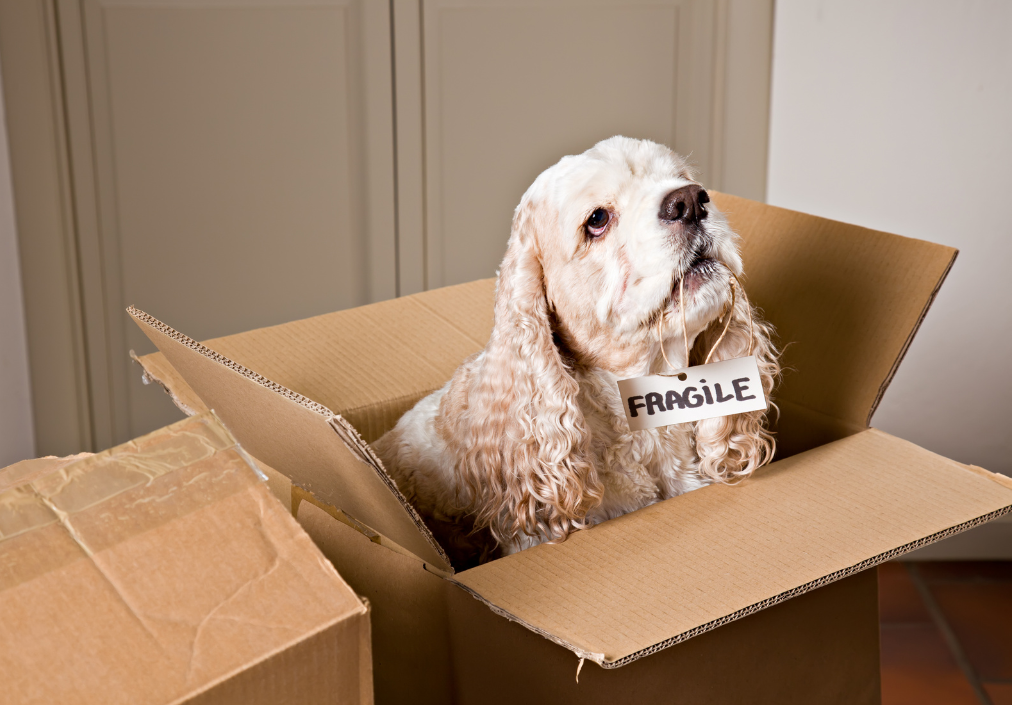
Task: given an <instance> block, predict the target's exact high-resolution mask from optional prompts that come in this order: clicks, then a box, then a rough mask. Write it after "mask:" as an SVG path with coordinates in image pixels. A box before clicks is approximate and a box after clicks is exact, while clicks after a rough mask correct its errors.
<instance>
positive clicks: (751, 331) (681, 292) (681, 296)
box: [657, 271, 755, 370]
mask: <svg viewBox="0 0 1012 705" xmlns="http://www.w3.org/2000/svg"><path fill="white" fill-rule="evenodd" d="M729 273H730V275H731V278H730V279H728V280H727V284H728V286H730V287H731V305H730V307H729V308H728V310H727V314H726V315H727V322H726V323H725V324H724V330H723V331H721V333H720V337H719V338H717V341H716V342H715V343H714V344H713V345H712V346H711V347H710V352H708V353H707V354H706V359H705V360H704V361H703V364H704V365H708V364H709V363H710V358H711V357H713V352H714V351H715V350H716V349H717V346H718V345H720V343H721V341H723V340H724V336H725V335H727V330H728V328H730V327H731V316H732V315H733V314H734V303H735V294H736V291H737V290H739V289H740V290H741V296H742V299H743V300H744V301H745V308H746V309H748V357H750V356H751V355H752V352H753V350H754V349H755V323H754V321H753V319H752V304H751V303H750V302H749V300H748V296H747V295H746V294H745V287H744V286H742V284H741V280H740V279H739V278H738V275H737V274H735V273H734V272H730V271H729ZM736 282H737V284H738V285H737V286H735V283H736ZM678 309H679V313H680V314H681V318H682V340H683V342H684V343H685V366H686V367H689V366H690V365H689V331H688V329H687V328H686V326H685V277H682V278H681V279H679V280H678ZM663 323H664V314H661V315H660V316H659V317H658V318H657V340H658V341H659V342H660V344H661V357H663V358H664V362H665V364H667V366H668V368H669V369H671V370H674V369H676V368H675V366H674V365H672V364H671V360H669V359H668V354H667V352H665V350H664V336H663V334H662V332H661V326H662V324H663Z"/></svg>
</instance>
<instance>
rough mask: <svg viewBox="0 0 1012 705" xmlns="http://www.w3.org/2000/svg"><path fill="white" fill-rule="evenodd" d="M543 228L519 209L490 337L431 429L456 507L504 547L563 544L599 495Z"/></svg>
mask: <svg viewBox="0 0 1012 705" xmlns="http://www.w3.org/2000/svg"><path fill="white" fill-rule="evenodd" d="M549 221H550V219H548V218H547V217H546V215H545V214H544V213H541V212H539V209H538V208H536V207H535V206H534V205H532V204H531V203H530V202H529V201H528V199H527V198H526V197H525V199H524V202H522V203H521V204H520V207H518V208H517V212H516V214H515V215H514V218H513V230H512V233H511V235H510V240H509V245H508V247H507V251H506V257H505V259H504V260H503V263H502V266H501V267H500V270H499V278H498V281H497V283H496V299H495V325H494V327H493V330H492V336H491V338H490V339H489V342H488V345H487V346H486V347H485V351H484V353H482V354H481V355H480V356H479V357H478V358H476V359H475V360H474V361H473V364H471V365H466V366H465V367H466V368H467V369H466V370H464V369H462V370H461V371H460V372H458V377H457V378H455V379H454V380H453V382H452V383H451V385H450V388H449V389H448V390H447V392H446V394H445V395H444V397H443V401H442V402H441V408H440V413H439V417H438V418H439V420H438V422H437V423H438V430H439V432H440V435H441V436H442V437H443V439H444V440H445V441H446V443H447V445H448V447H449V449H450V450H451V451H452V453H453V455H454V456H455V458H456V460H457V471H458V472H459V473H460V475H461V477H462V479H463V480H464V483H463V485H464V487H465V488H466V496H463V497H460V498H459V499H460V501H461V504H463V505H464V507H466V508H467V509H468V510H469V511H470V512H471V513H472V514H473V515H474V516H475V518H476V523H477V525H478V526H487V527H489V528H490V529H491V530H492V533H493V534H494V535H495V537H496V538H497V539H498V540H499V541H500V542H502V543H507V544H517V543H521V542H523V540H524V537H525V536H529V537H536V538H538V539H539V540H549V541H552V540H555V541H558V540H562V539H564V538H565V537H566V536H567V535H568V534H569V533H570V532H571V531H572V530H573V529H576V528H582V527H583V526H584V520H585V518H586V515H587V512H588V511H589V510H590V509H591V508H592V507H594V506H596V505H597V504H598V503H599V502H600V501H601V498H602V495H603V489H602V487H601V484H600V482H599V480H598V477H597V473H596V471H595V470H594V467H593V465H592V464H591V463H590V462H588V460H587V450H588V445H589V440H590V434H589V431H588V429H587V425H586V421H585V419H584V417H583V413H582V412H581V411H580V408H579V406H578V404H577V394H578V392H579V385H578V383H577V382H576V380H575V379H574V378H573V375H572V374H571V372H570V370H569V369H568V368H567V366H566V364H565V362H564V361H563V360H562V357H561V356H560V354H559V350H558V348H557V347H556V345H555V343H554V340H553V333H552V327H551V324H550V322H549V310H548V301H547V299H546V296H545V282H544V270H543V268H542V263H541V258H540V256H539V252H540V250H539V237H538V234H539V232H541V230H539V229H542V228H545V227H554V222H549Z"/></svg>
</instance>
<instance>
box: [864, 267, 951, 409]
mask: <svg viewBox="0 0 1012 705" xmlns="http://www.w3.org/2000/svg"><path fill="white" fill-rule="evenodd" d="M958 256H959V250H956V251H954V252H953V253H952V259H950V260H949V264H948V266H946V268H945V271H944V272H942V275H941V276H940V277H939V278H938V283H937V284H935V288H934V290H932V292H931V295H930V296H929V297H928V300H927V301H926V302H925V303H924V309H923V310H922V311H921V315H920V316H919V317H918V318H917V321H916V322H915V323H914V326H913V328H911V329H910V335H908V336H907V339H906V341H905V342H904V343H903V347H902V348H901V349H900V353H899V355H897V356H896V359H895V360H894V361H893V366H892V367H891V368H890V369H889V372H888V374H886V377H885V379H884V380H882V384H881V386H879V388H878V394H876V395H875V399H874V400H873V401H872V404H871V408H870V409H868V418H867V419H866V420H865V424H866V425H867V426H871V417H872V416H874V415H875V411H876V410H877V409H878V405H879V403H881V401H882V397H883V396H885V393H886V390H887V389H888V388H889V385H890V384H892V381H893V377H895V376H896V371H897V370H899V368H900V364H901V363H902V362H903V358H905V357H906V356H907V350H909V349H910V344H911V343H912V342H913V340H914V336H915V335H917V331H919V330H920V329H921V324H922V323H924V319H925V318H926V317H927V315H928V310H929V309H930V308H931V305H932V304H933V303H935V297H936V296H938V292H939V290H940V289H941V288H942V284H944V283H945V280H946V279H948V277H949V272H950V271H952V265H954V264H955V263H956V257H958Z"/></svg>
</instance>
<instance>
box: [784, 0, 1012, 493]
mask: <svg viewBox="0 0 1012 705" xmlns="http://www.w3.org/2000/svg"><path fill="white" fill-rule="evenodd" d="M870 20H871V21H870ZM1010 37H1012V4H1010V3H1008V2H1003V1H1002V0H989V1H977V2H940V1H937V2H923V1H922V0H896V1H893V2H888V3H882V2H878V1H877V0H828V1H826V2H820V3H811V2H806V1H805V0H780V1H779V2H778V3H777V12H776V30H775V40H774V63H773V66H774V68H773V94H772V96H773V97H772V117H771V137H770V160H769V178H768V191H767V197H768V200H769V202H770V203H772V204H774V205H779V206H785V207H788V208H794V209H797V210H802V211H807V212H810V213H815V214H818V215H822V216H826V217H830V218H835V219H838V220H845V221H848V222H851V223H858V224H860V225H865V226H868V227H872V228H878V229H880V230H886V231H889V232H895V233H899V234H901V235H909V236H912V237H918V238H922V239H925V240H932V241H934V242H939V243H943V244H946V245H951V246H953V247H957V248H959V250H960V254H959V257H958V258H957V260H956V264H955V266H954V267H953V269H952V272H951V273H950V275H949V278H948V280H947V281H946V283H945V285H944V286H943V287H942V290H941V292H940V293H939V295H938V298H937V299H936V300H935V303H934V306H933V307H932V310H931V312H930V314H929V315H928V317H927V319H926V320H925V322H924V325H923V326H922V328H921V331H920V333H918V336H917V338H916V340H915V341H914V343H913V345H912V346H911V348H910V351H909V353H908V354H907V356H906V359H905V360H904V362H903V365H902V366H901V367H900V369H899V372H898V374H897V375H896V379H895V380H894V381H893V383H892V386H891V387H890V388H889V391H888V392H887V393H886V395H885V398H884V400H883V402H882V405H881V407H880V408H879V410H878V413H877V414H876V415H875V418H874V420H873V424H874V425H875V426H877V427H879V428H881V429H883V430H885V431H888V432H890V433H893V434H896V435H899V436H902V437H904V438H908V439H910V440H911V441H913V442H915V443H917V444H919V445H921V446H924V447H925V448H928V449H930V450H933V451H935V452H937V453H941V454H943V455H946V456H949V457H951V458H954V459H956V460H960V461H962V462H965V463H974V464H976V465H980V466H982V467H985V468H988V469H990V470H994V471H1001V472H1004V473H1007V474H1012V367H1010V361H1012V305H1010V301H1012V276H1010V274H1009V269H1008V268H1009V262H1010V261H1012V219H1010V217H1009V214H1008V209H1009V199H1010V196H1009V194H1010V193H1012V41H1009V38H1010Z"/></svg>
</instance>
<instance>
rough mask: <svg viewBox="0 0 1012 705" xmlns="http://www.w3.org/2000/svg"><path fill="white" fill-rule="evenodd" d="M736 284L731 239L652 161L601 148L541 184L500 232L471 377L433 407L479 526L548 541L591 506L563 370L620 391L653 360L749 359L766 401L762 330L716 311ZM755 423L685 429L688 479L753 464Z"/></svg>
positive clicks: (685, 172) (758, 420) (761, 455)
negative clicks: (690, 445)
mask: <svg viewBox="0 0 1012 705" xmlns="http://www.w3.org/2000/svg"><path fill="white" fill-rule="evenodd" d="M741 273H742V262H741V257H740V255H739V254H738V247H737V238H736V236H735V234H734V233H733V232H732V231H731V230H730V228H729V227H728V225H727V221H726V220H725V219H724V217H723V216H722V215H721V214H720V213H719V212H718V211H717V210H716V208H714V207H713V204H712V203H711V202H710V200H709V197H708V195H707V193H706V191H705V190H704V189H703V188H702V187H701V186H700V185H699V184H698V183H696V182H695V180H694V179H693V178H692V174H691V172H690V171H689V169H688V167H687V165H686V163H685V161H684V160H683V159H682V158H681V157H679V156H678V155H676V154H675V153H673V152H672V151H671V150H669V149H667V148H666V147H663V146H661V145H658V144H655V143H653V142H648V141H642V140H632V139H628V138H625V137H613V138H611V139H609V140H605V141H603V142H601V143H599V144H597V145H595V146H594V147H593V148H592V149H590V150H588V151H587V152H584V153H583V154H580V155H576V156H569V157H565V158H563V159H562V160H561V161H560V162H559V163H558V164H556V165H555V166H553V167H551V168H549V169H547V170H546V171H545V172H543V173H542V174H541V175H540V176H539V177H538V178H537V179H536V180H535V181H534V183H533V184H532V185H531V187H530V188H529V189H528V190H527V193H525V194H524V196H523V199H522V200H521V202H520V205H519V206H518V207H517V210H516V214H515V216H514V219H513V230H512V234H511V236H510V241H509V245H508V247H507V251H506V257H505V258H504V259H503V263H502V267H501V268H500V271H499V279H498V282H497V285H496V304H495V325H494V327H493V331H492V336H491V338H490V340H489V343H488V345H487V346H486V348H485V352H484V356H483V358H482V361H481V368H480V370H479V371H478V372H477V374H474V375H473V376H472V377H471V379H470V380H469V381H468V383H467V384H466V385H461V386H460V388H459V389H457V390H455V391H454V390H451V393H449V394H448V395H447V396H446V397H445V398H444V402H443V404H444V408H443V413H442V415H441V416H442V418H443V419H444V422H443V423H444V426H443V431H442V433H443V436H444V438H445V439H446V440H447V442H448V443H449V445H450V446H451V447H453V448H455V449H456V452H457V455H458V457H459V463H458V469H459V470H460V472H461V473H462V475H463V478H464V480H465V484H466V486H467V488H468V489H469V497H467V498H466V499H467V500H468V503H469V504H470V505H471V510H472V511H473V512H474V514H475V515H476V517H477V521H478V524H479V525H487V526H489V527H491V529H492V531H493V533H495V535H496V536H497V537H498V538H499V539H500V540H502V541H515V540H517V538H518V537H520V536H521V535H522V534H527V535H531V536H538V537H540V538H542V539H559V538H563V537H564V536H565V535H566V534H568V533H569V531H571V530H572V529H573V528H577V527H580V526H582V523H583V520H584V518H585V517H586V513H587V512H588V511H589V509H590V508H592V507H593V506H594V505H595V504H597V503H598V502H599V501H600V499H601V497H602V491H603V490H602V488H601V484H600V482H599V480H598V477H597V475H596V471H595V468H594V466H593V463H592V462H591V461H590V459H589V457H588V455H587V454H588V452H589V447H590V438H589V431H588V429H587V424H586V421H585V419H584V417H583V414H582V412H581V410H580V406H579V404H578V402H577V396H578V393H579V385H578V383H577V382H576V379H575V377H574V374H573V373H574V370H575V369H576V368H578V367H582V368H603V369H606V370H609V371H611V372H613V373H615V374H616V375H617V376H619V377H623V376H626V377H628V376H635V375H643V374H647V373H648V372H659V371H663V370H664V369H665V367H666V365H665V363H664V356H663V355H662V354H661V345H665V350H666V351H667V357H668V359H670V360H671V361H672V362H671V364H673V365H676V366H679V367H681V366H688V365H689V364H700V363H702V362H703V360H704V359H705V358H706V356H707V355H708V354H710V353H711V349H712V355H711V359H712V360H714V361H719V360H725V359H730V358H734V357H740V356H743V355H746V354H748V351H749V350H752V351H753V352H754V353H755V354H756V356H757V359H758V361H759V368H760V372H761V373H762V377H763V386H764V388H765V391H766V393H767V395H769V393H770V392H771V391H772V387H773V381H774V378H775V377H776V375H777V374H778V372H779V368H778V366H777V362H776V350H775V349H774V347H773V345H772V344H771V343H770V340H769V329H768V327H767V326H766V325H765V324H764V323H763V322H762V321H761V320H758V317H757V316H756V315H755V314H756V312H755V311H753V310H752V309H751V308H750V305H749V304H748V302H747V300H746V299H745V298H744V297H740V296H739V297H737V298H736V299H735V300H734V306H733V307H731V306H730V304H731V302H732V297H731V286H730V280H731V278H732V277H731V275H732V274H734V275H740V274H741ZM680 289H683V290H682V291H680ZM682 297H684V304H685V305H684V320H685V328H684V329H683V327H682V318H683V316H682V313H683V311H682V309H681V308H680V304H679V301H680V299H681V298H682ZM724 316H730V320H728V319H727V318H724ZM753 317H754V318H756V321H755V324H754V326H753V325H751V324H750V320H751V318H753ZM725 326H726V330H727V332H726V334H725V335H724V336H723V338H721V332H722V331H723V330H724V329H725ZM683 330H684V333H685V335H687V338H688V340H689V344H690V345H692V346H693V347H692V351H691V354H690V359H689V360H686V359H685V357H686V355H685V345H684V344H683ZM718 340H719V346H717V347H716V348H714V346H715V345H717V342H718ZM763 421H764V412H752V413H747V414H737V415H734V416H729V417H722V418H718V419H709V420H705V421H699V422H696V423H695V424H693V435H694V440H695V447H696V452H697V455H698V456H699V470H700V472H702V473H703V474H704V475H707V476H709V477H710V478H712V479H715V480H718V481H730V480H734V479H738V478H742V477H744V476H747V475H748V474H750V473H751V472H752V471H753V470H755V469H756V468H757V467H759V466H760V465H762V464H763V463H765V462H767V461H768V460H769V458H770V457H771V456H772V452H773V445H772V438H771V436H770V435H769V433H768V432H767V431H766V430H765V428H764V425H763Z"/></svg>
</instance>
